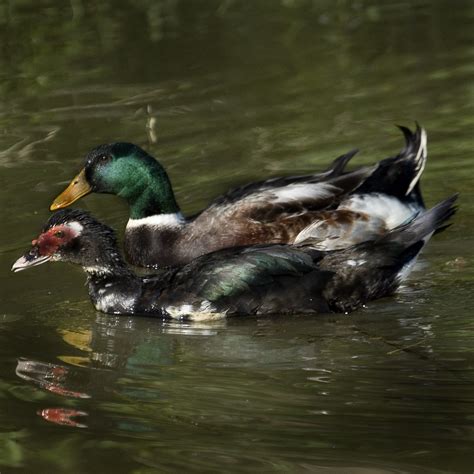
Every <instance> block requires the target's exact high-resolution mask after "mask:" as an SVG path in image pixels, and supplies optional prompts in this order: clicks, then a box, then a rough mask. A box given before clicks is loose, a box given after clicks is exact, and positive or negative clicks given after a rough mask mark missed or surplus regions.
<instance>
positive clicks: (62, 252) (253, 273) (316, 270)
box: [12, 196, 457, 320]
mask: <svg viewBox="0 0 474 474" xmlns="http://www.w3.org/2000/svg"><path fill="white" fill-rule="evenodd" d="M456 197H457V196H453V197H451V198H449V199H447V200H445V201H443V202H441V203H440V204H438V205H437V206H435V207H433V208H432V209H430V210H429V211H424V212H421V213H419V214H418V215H417V216H416V217H415V218H413V219H412V220H411V221H410V222H409V223H406V224H404V225H402V226H399V227H397V228H395V229H392V230H390V231H388V232H387V233H385V234H384V235H382V236H380V237H378V238H375V239H373V240H371V241H367V242H363V243H360V244H357V245H353V246H351V247H348V248H345V249H342V250H331V251H322V250H318V249H317V248H315V246H314V245H313V240H311V239H308V240H307V241H305V242H301V243H300V244H296V245H283V244H272V245H257V246H251V247H241V248H229V249H223V250H219V251H216V252H213V253H210V254H206V255H203V256H201V257H198V258H196V259H195V260H193V261H191V262H190V263H188V264H185V265H182V266H177V267H173V268H167V269H162V270H161V271H160V272H159V273H157V274H156V275H154V276H146V277H140V276H137V275H135V274H134V273H133V272H132V271H131V270H130V268H129V267H128V266H127V265H126V263H125V261H124V260H123V258H122V256H121V255H120V252H119V250H118V247H117V240H116V236H115V233H114V232H113V230H112V229H110V228H109V227H107V226H106V225H104V224H101V223H100V222H98V221H97V220H96V219H94V218H93V217H92V216H91V215H90V214H88V213H86V212H84V211H81V210H75V209H65V210H61V211H58V212H57V213H55V214H53V215H52V216H51V218H50V219H49V221H48V223H47V224H46V225H45V227H44V228H43V231H42V232H41V234H40V235H39V237H38V238H37V239H36V240H33V242H32V247H31V249H30V250H29V251H28V252H27V253H25V254H24V255H23V256H22V257H20V258H19V259H18V260H17V261H16V262H15V263H14V265H13V267H12V271H15V272H17V271H20V270H24V269H27V268H31V267H33V266H36V265H40V264H43V263H46V262H48V261H63V262H69V263H74V264H76V265H80V266H81V267H82V269H83V270H84V271H85V272H86V274H87V276H88V278H87V283H88V287H89V295H90V298H91V300H92V303H93V305H94V306H95V308H96V309H97V310H99V311H103V312H105V313H111V314H137V315H148V316H155V317H159V318H178V319H185V318H187V319H191V320H203V319H213V318H220V317H224V316H235V315H244V314H270V313H280V314H281V313H285V314H292V313H326V312H350V311H354V310H355V309H357V308H359V307H360V306H362V305H363V304H365V303H367V302H368V301H371V300H374V299H376V298H381V297H383V296H387V295H390V294H392V293H393V292H394V291H395V290H396V289H397V287H398V286H399V285H400V283H401V282H402V281H403V280H404V279H405V278H406V277H407V275H408V274H409V272H410V270H411V268H412V266H413V263H414V261H415V259H416V257H417V255H418V254H419V253H420V251H421V249H422V248H423V247H424V245H425V244H426V242H427V241H428V240H429V238H430V237H431V235H432V234H433V233H434V232H436V231H437V230H441V229H443V228H445V227H446V225H445V223H446V221H447V219H449V218H450V217H451V216H452V215H453V214H454V212H455V208H454V207H453V204H454V202H455V200H456ZM316 244H317V241H316Z"/></svg>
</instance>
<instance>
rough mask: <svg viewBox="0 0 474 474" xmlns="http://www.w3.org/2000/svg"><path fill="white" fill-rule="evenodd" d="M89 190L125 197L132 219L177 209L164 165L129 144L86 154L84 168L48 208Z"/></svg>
mask: <svg viewBox="0 0 474 474" xmlns="http://www.w3.org/2000/svg"><path fill="white" fill-rule="evenodd" d="M91 192H95V193H108V194H116V195H117V196H120V197H122V198H124V199H126V200H127V202H128V203H129V205H130V217H132V218H133V219H140V218H142V217H148V216H151V215H155V214H168V213H176V212H179V207H178V205H177V203H176V199H175V197H174V194H173V190H172V188H171V183H170V181H169V178H168V175H167V174H166V171H165V170H164V168H163V167H162V166H161V165H160V163H158V161H156V160H155V159H154V158H153V157H151V156H150V155H149V154H148V153H146V152H145V151H144V150H142V149H141V148H140V147H138V146H137V145H134V144H132V143H112V144H108V145H100V146H98V147H97V148H94V149H93V150H92V151H91V152H90V153H89V154H88V155H87V157H86V162H85V166H84V168H83V169H82V170H81V171H80V173H79V174H78V175H77V176H76V177H75V178H74V179H73V180H72V181H71V183H70V184H69V186H68V187H67V188H66V190H64V191H63V192H62V193H61V194H60V195H59V196H58V197H57V198H56V199H55V200H54V202H53V203H52V205H51V210H56V209H61V208H64V207H67V206H69V205H70V204H72V203H73V202H74V201H76V200H77V199H79V198H81V197H82V196H85V195H86V194H89V193H91Z"/></svg>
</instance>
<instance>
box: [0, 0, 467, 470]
mask: <svg viewBox="0 0 474 474" xmlns="http://www.w3.org/2000/svg"><path fill="white" fill-rule="evenodd" d="M132 3H133V2H128V1H125V0H123V1H121V2H120V10H118V9H117V8H118V7H117V5H118V3H117V2H108V1H105V2H101V6H97V7H93V6H91V5H89V3H88V2H85V1H84V2H82V1H80V2H77V1H75V2H71V7H70V10H69V9H68V8H66V7H65V8H64V9H61V8H59V7H57V6H53V5H52V6H50V7H48V9H47V14H45V11H43V9H44V8H45V7H44V6H43V5H39V4H36V3H35V2H28V1H26V2H23V4H22V5H23V6H22V7H19V6H18V5H17V4H13V3H12V4H11V5H9V7H8V8H6V7H5V6H3V5H0V9H1V12H0V21H1V22H2V23H1V24H2V26H5V28H4V29H0V38H1V39H2V44H3V45H4V48H3V49H2V53H0V71H1V72H0V74H1V77H2V81H0V126H1V128H0V130H1V133H0V173H1V177H2V188H1V189H0V207H1V208H2V222H3V225H2V226H0V286H1V288H2V299H1V308H0V353H1V356H2V357H1V358H0V373H1V374H2V377H1V380H0V400H1V403H2V410H0V426H1V427H2V428H1V430H0V471H2V472H3V471H4V470H6V471H8V469H18V470H19V471H24V472H74V473H81V472H84V473H86V472H92V471H94V470H97V467H98V466H101V470H103V471H105V472H108V471H110V472H135V473H138V472H140V473H145V472H146V473H148V472H157V471H158V472H173V471H176V472H255V471H257V470H265V471H271V472H285V473H286V472H318V473H319V472H321V473H346V472H347V473H349V472H350V473H358V472H360V473H388V472H434V473H435V472H470V471H471V470H472V462H473V455H472V443H473V441H474V439H473V437H474V435H473V433H474V431H473V420H474V412H473V409H472V405H473V390H472V389H473V384H472V380H473V377H474V374H473V369H472V367H473V364H474V349H473V348H474V341H473V339H472V338H473V336H472V335H473V334H474V327H473V326H474V323H473V319H472V315H471V310H470V306H469V302H470V300H471V296H472V291H473V284H472V281H473V276H474V271H473V258H472V256H473V253H472V248H473V239H472V235H473V224H472V222H473V216H474V213H473V211H474V207H473V204H472V203H473V202H474V200H473V191H472V176H473V173H474V167H473V163H474V161H473V160H472V157H471V153H472V125H473V123H472V112H471V108H470V107H471V106H472V78H471V75H472V68H471V66H470V65H471V64H472V52H473V50H472V47H471V42H470V35H471V32H472V23H473V17H474V11H473V7H472V2H467V1H466V2H464V1H459V2H457V3H456V8H453V6H452V4H451V3H449V2H444V1H437V2H424V1H417V2H412V3H411V4H410V5H408V4H406V3H403V2H396V1H394V2H387V3H384V4H379V3H378V2H371V1H368V0H367V1H358V2H352V1H342V2H337V3H334V2H324V1H323V2H309V1H308V2H307V1H304V0H302V1H300V0H294V1H285V2H274V5H272V6H270V5H268V4H266V3H265V2H253V3H245V2H241V3H239V2H225V1H218V0H215V1H210V2H204V4H198V3H186V4H184V2H182V1H179V0H173V1H168V2H146V1H144V2H140V4H137V5H135V4H132ZM71 12H72V13H71ZM38 15H41V18H42V19H43V21H41V22H38ZM415 119H416V120H419V121H420V123H421V124H422V125H423V126H425V127H426V128H427V129H428V137H429V142H428V144H429V161H428V165H427V168H426V171H425V175H424V178H423V183H422V186H423V190H424V193H425V196H426V201H427V203H428V204H429V205H431V204H433V203H435V202H437V201H439V200H440V199H442V198H444V197H446V196H447V195H449V194H452V193H453V192H456V191H459V192H460V193H461V197H460V204H459V205H460V211H459V213H458V215H457V216H456V217H455V219H454V225H453V227H452V228H451V229H449V230H447V231H446V232H445V233H444V234H441V235H439V236H436V237H435V238H434V239H433V241H432V242H431V244H430V246H429V248H428V249H427V251H426V252H425V254H424V255H423V257H422V258H421V261H420V263H419V264H418V265H417V269H416V271H415V273H414V275H413V277H412V278H411V279H410V281H409V282H408V283H407V284H406V285H405V286H404V287H403V288H402V289H401V290H400V291H399V293H398V294H397V295H396V296H395V297H393V298H389V299H384V300H380V301H377V302H374V303H371V304H370V305H368V307H367V308H365V309H362V310H360V311H358V312H357V313H355V314H352V315H349V316H345V315H325V316H321V317H318V318H310V317H294V318H283V317H272V318H244V319H241V320H229V321H219V322H213V323H206V324H204V323H202V324H189V323H178V322H169V323H163V322H161V321H156V320H153V319H147V318H130V317H110V316H105V315H101V314H97V313H95V311H93V309H92V308H91V306H90V303H89V301H88V299H87V295H86V289H85V288H84V285H83V283H84V277H83V275H82V274H81V273H80V272H79V271H76V269H72V268H70V267H68V266H66V265H50V267H49V268H46V266H44V267H39V268H36V269H32V270H31V272H24V273H21V274H20V275H16V274H15V275H11V274H10V272H9V269H10V266H11V263H12V262H13V261H14V260H15V259H16V258H17V257H18V254H19V253H20V252H21V251H22V249H23V248H24V247H25V246H26V245H28V243H29V241H30V240H31V238H32V237H33V236H34V235H35V234H36V233H37V231H38V229H39V228H40V227H41V226H42V224H43V222H44V221H45V219H46V218H47V216H48V215H49V213H48V210H47V209H48V205H49V203H50V201H51V198H52V197H54V196H55V195H56V194H57V193H58V192H59V191H60V190H61V188H62V187H63V186H64V184H65V183H66V182H67V181H68V180H69V179H70V178H71V176H72V175H73V174H74V173H75V172H76V171H77V170H78V168H79V166H80V161H81V159H82V158H81V157H82V156H83V155H84V153H85V152H86V151H87V150H88V149H90V148H91V147H93V146H95V145H97V144H99V143H103V142H109V141H111V140H129V141H133V142H135V143H137V144H139V145H142V146H145V147H146V148H147V149H148V150H150V152H151V153H152V154H154V155H155V156H157V157H159V159H160V161H162V162H163V164H164V165H165V166H166V168H167V170H168V171H169V173H170V175H171V178H172V180H173V186H174V188H175V190H176V193H177V198H178V201H179V202H180V204H181V205H182V207H183V210H184V211H185V212H189V213H192V212H194V211H197V210H198V209H200V208H202V207H203V206H205V204H206V203H207V202H208V201H209V199H211V198H212V197H214V196H215V195H217V194H218V193H219V192H223V191H225V190H226V189H228V188H229V187H230V186H234V185H237V184H239V183H242V182H245V181H248V180H250V179H258V178H261V177H262V176H270V175H278V174H289V173H301V172H309V171H313V170H318V169H322V168H324V167H325V166H326V165H327V163H328V162H330V161H331V160H332V159H333V158H335V157H336V156H338V155H340V154H341V153H344V152H346V151H348V150H349V149H352V148H354V147H359V148H360V149H361V152H360V153H359V155H357V156H356V157H355V158H354V165H358V164H365V163H370V162H373V161H375V160H377V159H381V158H383V157H385V156H388V155H389V154H393V153H395V152H397V151H398V150H399V148H400V147H401V145H402V143H401V137H400V136H399V133H398V132H397V131H396V130H395V129H394V127H393V124H394V123H402V124H405V125H409V126H410V125H412V124H413V121H414V120H415ZM80 205H81V207H85V208H88V209H90V210H91V211H92V212H93V213H94V214H96V215H97V216H98V217H99V218H101V219H102V220H104V221H106V222H107V223H109V224H111V225H114V226H115V227H116V228H117V229H118V230H119V231H120V230H121V229H123V226H124V223H125V221H126V216H127V209H126V207H125V206H124V204H123V203H122V202H120V201H119V200H118V199H117V198H115V197H112V196H90V197H87V198H86V199H85V200H83V201H82V202H81V204H80Z"/></svg>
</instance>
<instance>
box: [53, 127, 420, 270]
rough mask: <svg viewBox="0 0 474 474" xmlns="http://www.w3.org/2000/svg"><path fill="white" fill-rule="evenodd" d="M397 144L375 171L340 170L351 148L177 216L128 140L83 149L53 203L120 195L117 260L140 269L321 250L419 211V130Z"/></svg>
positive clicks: (167, 189)
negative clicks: (278, 248) (126, 208)
mask: <svg viewBox="0 0 474 474" xmlns="http://www.w3.org/2000/svg"><path fill="white" fill-rule="evenodd" d="M400 128H401V130H402V132H403V133H404V136H405V140H406V146H405V148H404V149H403V150H402V151H401V153H400V154H399V155H397V156H395V157H393V158H387V159H385V160H383V161H381V162H380V163H379V164H378V165H376V166H372V167H365V168H362V169H359V170H356V171H352V172H350V173H344V172H343V170H344V167H345V165H346V164H347V162H348V161H349V160H350V159H351V158H352V156H353V155H354V154H355V153H356V150H354V151H352V152H349V153H348V154H346V155H343V156H341V157H339V158H338V159H337V160H336V161H335V162H334V163H333V165H332V166H331V167H330V168H329V169H328V170H327V171H326V172H323V173H319V174H312V175H307V176H294V177H285V178H272V179H269V180H265V181H259V182H256V183H251V184H248V185H246V186H243V187H239V188H236V189H233V190H231V191H229V192H228V193H227V194H225V195H223V196H221V197H219V198H218V199H216V200H215V201H213V202H211V204H210V205H209V206H208V207H207V208H206V209H205V210H203V211H202V212H200V213H199V214H197V215H195V216H191V217H189V218H185V217H184V216H183V214H182V213H181V211H180V209H179V206H178V204H177V202H176V199H175V196H174V194H173V190H172V187H171V183H170V180H169V178H168V175H167V174H166V172H165V170H164V169H163V167H162V166H161V165H160V163H159V162H158V161H156V160H155V159H154V158H152V157H151V156H150V155H149V154H147V153H146V152H145V151H144V150H142V149H141V148H139V147H138V146H136V145H133V144H130V143H112V144H109V145H101V146H99V147H97V148H95V149H93V150H92V151H91V152H90V153H89V154H88V155H87V157H86V162H85V166H84V168H83V169H82V170H81V171H80V173H79V174H78V175H77V176H76V177H75V178H74V179H73V180H72V181H71V183H70V184H69V186H68V187H67V188H66V189H65V190H64V191H63V192H62V193H61V194H60V195H59V196H58V197H57V198H56V199H55V200H54V202H53V203H52V205H51V210H57V209H60V208H64V207H67V206H69V205H70V204H72V203H73V202H74V201H76V200H77V199H79V198H81V197H83V196H85V195H86V194H88V193H90V192H97V193H110V194H116V195H118V196H121V197H122V198H124V199H126V200H127V202H128V203H129V205H130V219H129V221H128V223H127V227H126V229H125V241H124V247H125V256H126V258H127V260H128V262H129V263H131V264H133V265H136V266H141V267H154V266H170V265H182V264H185V263H187V262H190V261H191V260H193V259H195V258H196V257H198V256H200V255H203V254H206V253H209V252H212V251H215V250H219V249H221V248H228V247H235V246H243V245H254V244H259V243H298V242H301V241H303V240H306V239H307V238H309V237H311V238H312V239H313V240H315V241H318V248H320V249H322V250H324V249H325V250H329V249H336V248H344V247H347V246H350V245H353V244H355V243H358V242H363V241H365V240H368V239H370V238H372V237H374V236H375V235H381V234H383V233H385V232H387V231H388V230H389V229H392V228H394V227H396V226H398V225H400V224H402V223H404V222H407V221H408V220H410V219H411V218H413V216H414V215H416V214H417V213H418V212H420V210H422V209H424V205H423V200H422V197H421V193H420V190H419V184H418V183H419V178H420V176H421V173H422V172H423V168H424V165H425V161H426V133H425V131H424V130H422V129H421V128H420V127H418V126H417V129H416V132H415V133H412V132H411V131H410V130H409V129H407V128H405V127H400Z"/></svg>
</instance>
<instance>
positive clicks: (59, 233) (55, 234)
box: [54, 230, 64, 239]
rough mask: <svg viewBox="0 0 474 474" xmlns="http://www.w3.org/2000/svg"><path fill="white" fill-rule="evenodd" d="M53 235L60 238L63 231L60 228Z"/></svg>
mask: <svg viewBox="0 0 474 474" xmlns="http://www.w3.org/2000/svg"><path fill="white" fill-rule="evenodd" d="M54 236H55V237H58V238H60V239H62V238H63V237H64V232H63V231H62V230H58V231H57V232H55V233H54Z"/></svg>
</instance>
